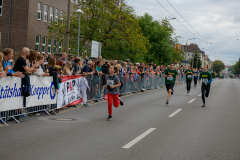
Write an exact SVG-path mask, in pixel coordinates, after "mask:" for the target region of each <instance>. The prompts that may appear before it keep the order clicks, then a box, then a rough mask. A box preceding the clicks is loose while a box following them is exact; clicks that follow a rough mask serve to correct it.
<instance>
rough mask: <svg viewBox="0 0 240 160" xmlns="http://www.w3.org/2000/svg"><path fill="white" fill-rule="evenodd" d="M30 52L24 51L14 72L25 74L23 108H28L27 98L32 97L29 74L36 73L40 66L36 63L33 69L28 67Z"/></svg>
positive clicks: (22, 85) (25, 48)
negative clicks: (27, 59)
mask: <svg viewBox="0 0 240 160" xmlns="http://www.w3.org/2000/svg"><path fill="white" fill-rule="evenodd" d="M29 53H30V51H29V49H28V48H27V47H24V48H23V49H22V54H21V56H20V57H19V58H18V59H17V61H16V63H15V65H14V67H13V71H14V72H17V71H19V72H22V73H23V74H24V78H22V79H21V91H22V95H23V106H24V107H26V97H28V96H30V95H31V93H30V77H29V74H31V73H32V72H34V71H36V70H37V69H36V68H37V67H38V66H39V64H38V62H36V63H35V64H34V65H33V66H32V67H28V66H27V62H26V58H27V56H28V55H29ZM25 117H26V116H25V115H23V116H20V118H25Z"/></svg>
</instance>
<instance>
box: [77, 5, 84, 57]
mask: <svg viewBox="0 0 240 160" xmlns="http://www.w3.org/2000/svg"><path fill="white" fill-rule="evenodd" d="M77 12H78V13H79V20H78V49H77V57H79V43H80V14H81V13H83V11H82V10H81V9H78V10H77Z"/></svg>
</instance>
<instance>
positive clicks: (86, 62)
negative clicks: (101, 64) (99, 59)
mask: <svg viewBox="0 0 240 160" xmlns="http://www.w3.org/2000/svg"><path fill="white" fill-rule="evenodd" d="M87 64H88V57H87V56H85V58H84V61H83V65H84V66H85V65H87Z"/></svg>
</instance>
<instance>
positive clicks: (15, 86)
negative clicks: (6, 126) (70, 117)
mask: <svg viewBox="0 0 240 160" xmlns="http://www.w3.org/2000/svg"><path fill="white" fill-rule="evenodd" d="M30 84H31V96H29V97H27V103H26V106H27V107H32V106H39V105H48V104H55V103H56V99H57V97H56V93H55V89H54V85H53V77H39V76H30ZM20 108H23V97H22V96H21V79H20V78H18V77H3V78H0V111H7V110H14V109H20Z"/></svg>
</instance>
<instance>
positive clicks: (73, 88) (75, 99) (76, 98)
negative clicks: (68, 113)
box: [57, 75, 82, 108]
mask: <svg viewBox="0 0 240 160" xmlns="http://www.w3.org/2000/svg"><path fill="white" fill-rule="evenodd" d="M81 80H82V77H81V75H78V76H74V75H73V76H70V77H68V76H63V77H62V83H61V84H60V86H59V93H58V99H57V108H63V107H65V106H68V105H75V104H79V103H81V102H82V95H81V93H80V83H81Z"/></svg>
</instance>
